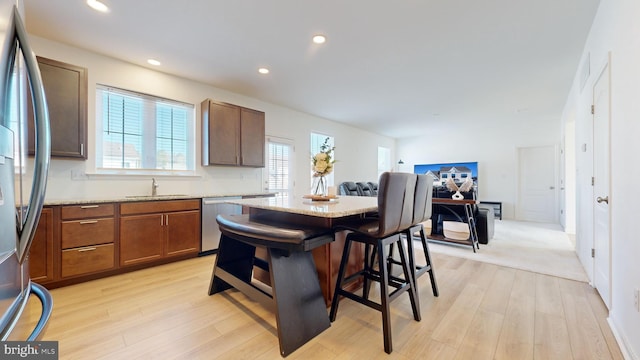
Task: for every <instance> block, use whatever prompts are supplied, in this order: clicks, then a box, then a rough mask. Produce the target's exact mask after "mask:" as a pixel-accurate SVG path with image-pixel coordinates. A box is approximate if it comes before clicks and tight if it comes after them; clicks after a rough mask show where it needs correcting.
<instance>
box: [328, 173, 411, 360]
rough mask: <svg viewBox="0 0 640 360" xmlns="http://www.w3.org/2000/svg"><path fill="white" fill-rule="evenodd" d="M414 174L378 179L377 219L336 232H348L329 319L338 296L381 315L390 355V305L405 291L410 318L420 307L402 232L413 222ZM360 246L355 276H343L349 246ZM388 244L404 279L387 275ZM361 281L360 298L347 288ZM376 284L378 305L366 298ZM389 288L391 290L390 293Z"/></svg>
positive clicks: (384, 175) (395, 174)
mask: <svg viewBox="0 0 640 360" xmlns="http://www.w3.org/2000/svg"><path fill="white" fill-rule="evenodd" d="M416 181H417V175H416V174H409V173H390V172H385V173H383V174H382V175H381V176H380V179H379V186H378V196H377V197H378V216H377V217H376V218H373V219H363V220H361V221H359V222H356V223H351V224H343V225H339V226H338V227H336V229H335V230H337V231H340V230H347V231H348V234H347V236H346V239H345V245H344V250H343V253H342V258H341V261H340V268H339V270H338V278H337V280H336V288H335V292H334V295H333V301H332V303H331V312H330V315H329V319H330V320H331V321H332V322H333V321H335V319H336V315H337V311H338V305H339V300H340V297H345V298H348V299H351V300H353V301H356V302H358V303H360V304H363V305H366V306H368V307H370V308H372V309H375V310H378V311H380V312H381V315H382V331H383V338H384V351H385V352H386V353H389V354H390V353H391V351H392V341H391V311H390V303H391V302H392V301H393V300H395V299H397V298H398V297H399V296H400V295H401V294H403V293H405V292H407V293H408V295H409V300H410V302H411V308H412V311H413V318H414V319H415V320H416V321H420V318H421V317H420V304H419V301H418V294H417V290H416V286H415V283H414V274H413V271H414V270H413V269H412V268H411V267H410V266H411V265H410V264H413V260H409V259H407V257H410V255H408V253H405V250H404V245H403V241H402V238H401V236H400V234H401V232H402V231H404V230H406V229H408V228H409V227H410V226H411V225H412V222H413V201H414V193H415V190H416ZM353 242H356V243H362V244H364V246H365V254H364V255H365V256H364V262H363V267H362V269H360V270H359V271H357V272H356V273H353V274H352V275H349V276H347V277H345V269H346V266H347V263H348V260H349V254H350V251H351V246H352V243H353ZM390 244H397V246H398V249H399V253H400V265H401V267H402V272H403V277H398V276H395V275H393V274H391V273H389V272H388V269H389V266H388V264H387V259H388V258H387V256H386V255H385V254H386V248H387V247H388V246H389V245H390ZM372 248H373V249H375V251H376V252H377V253H378V254H379V256H377V257H376V258H377V262H378V264H377V266H375V264H373V262H372V261H370V260H369V253H370V252H371V251H372ZM360 279H362V281H363V290H362V295H358V294H357V293H356V291H357V290H356V291H353V292H351V291H349V290H347V288H348V287H347V285H349V284H351V283H353V282H354V281H357V280H360ZM372 281H374V282H378V283H379V285H380V286H379V288H380V302H375V301H372V300H371V299H369V291H368V290H369V287H370V283H371V282H372ZM389 288H391V289H392V290H391V291H389Z"/></svg>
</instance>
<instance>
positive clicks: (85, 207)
mask: <svg viewBox="0 0 640 360" xmlns="http://www.w3.org/2000/svg"><path fill="white" fill-rule="evenodd" d="M99 207H100V205H82V206H80V209H95V208H99Z"/></svg>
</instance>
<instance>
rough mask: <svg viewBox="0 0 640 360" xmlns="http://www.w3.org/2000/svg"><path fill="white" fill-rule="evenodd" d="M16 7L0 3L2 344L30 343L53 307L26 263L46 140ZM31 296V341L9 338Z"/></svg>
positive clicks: (43, 178)
mask: <svg viewBox="0 0 640 360" xmlns="http://www.w3.org/2000/svg"><path fill="white" fill-rule="evenodd" d="M17 4H18V2H17V0H0V51H1V54H0V340H3V341H4V340H7V339H9V340H28V341H33V340H39V339H40V337H41V336H42V334H43V331H44V329H45V328H46V324H47V322H48V319H49V316H50V315H51V311H52V306H53V304H52V298H51V295H50V294H49V292H48V291H47V290H46V289H45V288H43V287H42V286H40V285H38V284H35V283H32V282H31V280H30V278H29V262H28V254H29V248H30V246H31V241H32V240H33V236H34V233H35V230H36V226H37V225H38V221H39V219H40V212H41V210H42V205H43V203H44V195H45V189H46V183H47V172H48V169H49V154H50V139H49V136H50V135H49V119H48V114H47V107H46V101H45V94H44V89H43V87H42V79H41V77H40V71H39V70H38V63H37V61H36V58H35V55H34V53H33V51H32V50H31V48H30V46H29V43H28V39H27V33H26V30H25V28H24V24H23V22H22V19H21V17H20V13H19V11H18V8H17V6H16V5H17ZM27 91H30V93H31V96H32V99H33V104H34V105H33V110H34V114H35V116H34V118H35V124H34V128H35V139H36V140H35V146H36V152H35V157H34V160H33V163H32V165H28V164H27V161H26V160H27V158H26V152H25V151H24V149H26V146H24V142H25V141H26V134H25V133H24V131H25V130H24V129H26V128H27V127H26V125H25V124H24V122H25V121H26V116H25V114H26V113H27V112H26V106H27V105H26V104H27V101H26V95H27ZM23 183H24V184H25V185H24V186H23ZM27 183H31V185H30V187H29V186H27V185H26V184H27ZM31 294H34V295H35V297H37V298H38V299H39V300H40V302H41V303H42V315H41V316H40V319H39V321H38V322H37V324H36V325H35V326H34V329H33V331H29V332H27V333H26V334H29V333H30V335H25V337H26V338H18V339H16V338H13V337H11V332H12V330H13V329H14V328H15V326H16V324H18V323H19V322H20V317H21V315H22V313H23V310H24V308H25V306H26V304H27V302H28V301H29V298H30V295H31Z"/></svg>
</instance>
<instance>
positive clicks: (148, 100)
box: [95, 84, 197, 176]
mask: <svg viewBox="0 0 640 360" xmlns="http://www.w3.org/2000/svg"><path fill="white" fill-rule="evenodd" d="M105 92H110V93H113V94H115V95H118V96H123V97H130V98H132V99H134V100H137V101H140V102H141V103H142V104H141V108H142V110H141V111H142V113H143V115H141V119H140V121H141V124H140V127H141V129H140V136H141V144H140V148H141V149H140V151H141V153H142V154H141V155H140V157H141V159H140V163H141V166H143V167H140V168H139V167H133V168H126V167H105V166H104V142H105V135H104V133H105V124H104V121H105V118H104V115H103V110H104V102H103V99H102V97H103V94H104V93H105ZM95 95H96V109H95V114H96V128H95V134H96V141H95V142H96V151H95V154H96V155H95V170H96V174H97V175H170V176H171V175H176V176H195V175H197V172H196V171H197V167H196V145H197V144H196V107H195V105H194V104H190V103H186V102H182V101H177V100H172V99H167V98H164V97H160V96H156V95H150V94H145V93H141V92H137V91H133V90H127V89H122V88H118V87H114V86H110V85H104V84H96V90H95ZM158 104H160V105H167V106H169V107H170V108H173V107H175V108H180V109H184V110H185V111H186V112H187V114H186V124H185V125H186V126H185V129H184V136H185V139H178V140H179V141H185V142H186V146H185V147H186V154H185V157H186V159H185V165H186V169H160V168H157V166H158V145H157V142H158V132H159V130H158V128H159V127H158V113H159V111H158V106H157V105H158ZM145 114H147V115H145ZM123 132H124V130H123ZM173 140H174V137H173V135H172V136H171V138H170V142H171V143H172V144H173V142H172V141H173ZM123 152H124V150H123ZM145 152H147V153H149V152H150V153H151V154H152V155H153V156H152V157H151V156H144V153H145ZM170 158H171V159H172V160H173V156H170ZM149 164H154V166H156V168H152V167H150V166H149ZM172 164H173V162H172Z"/></svg>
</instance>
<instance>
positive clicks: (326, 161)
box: [311, 138, 335, 177]
mask: <svg viewBox="0 0 640 360" xmlns="http://www.w3.org/2000/svg"><path fill="white" fill-rule="evenodd" d="M328 142H329V138H326V139H325V141H324V144H322V145H321V146H320V152H319V153H317V154H315V155H313V156H312V157H311V170H312V171H313V176H315V177H317V176H325V175H328V174H330V173H331V172H332V171H333V163H334V162H335V160H333V159H332V158H331V156H332V154H333V149H334V147H331V146H329V144H328Z"/></svg>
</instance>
